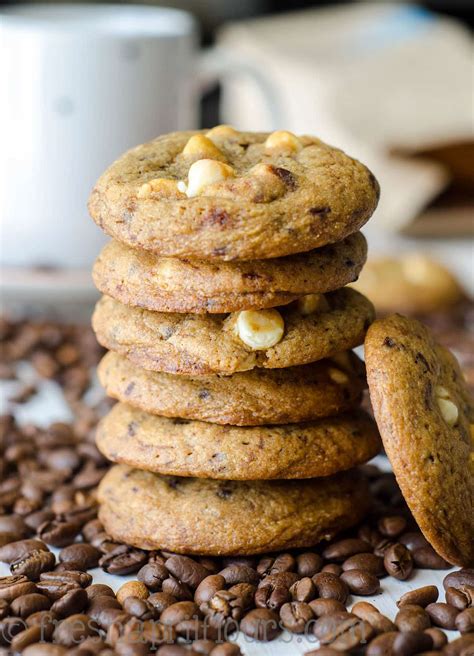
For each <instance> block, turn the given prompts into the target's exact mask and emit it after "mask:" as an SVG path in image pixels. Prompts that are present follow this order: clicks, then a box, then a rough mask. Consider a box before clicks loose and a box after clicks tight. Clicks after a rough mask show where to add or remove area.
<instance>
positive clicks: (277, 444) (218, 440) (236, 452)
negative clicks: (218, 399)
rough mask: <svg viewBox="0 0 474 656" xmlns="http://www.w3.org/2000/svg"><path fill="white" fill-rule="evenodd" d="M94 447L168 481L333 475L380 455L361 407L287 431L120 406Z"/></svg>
mask: <svg viewBox="0 0 474 656" xmlns="http://www.w3.org/2000/svg"><path fill="white" fill-rule="evenodd" d="M96 442H97V446H98V448H99V450H100V451H101V453H102V454H103V455H104V456H105V457H106V458H107V459H108V460H111V461H112V462H117V463H121V464H126V465H130V466H131V467H136V468H138V469H144V470H146V471H152V472H155V473H158V474H166V475H170V476H195V477H197V478H217V479H223V480H249V481H250V480H265V479H277V478H282V479H283V478H284V479H290V478H316V477H319V476H330V475H332V474H336V473H338V472H341V471H345V470H347V469H351V467H355V466H356V465H360V464H363V463H365V462H367V461H368V460H370V458H372V457H373V456H375V455H377V453H378V452H379V451H380V438H379V435H378V432H377V428H376V426H375V424H374V422H373V420H372V419H371V418H370V417H369V416H368V415H367V414H366V413H365V412H363V411H362V410H356V411H353V412H351V413H346V414H341V415H338V416H337V417H329V418H327V419H319V420H318V421H314V422H308V423H306V424H286V425H285V426H252V427H249V426H247V427H240V426H219V425H217V424H209V423H207V422H203V421H186V420H183V419H167V418H166V417H158V416H155V415H150V414H148V413H146V412H143V411H142V410H136V409H134V408H132V407H131V406H129V405H125V404H124V403H118V404H117V405H115V406H114V408H113V409H112V410H111V412H109V414H108V415H107V416H106V417H104V418H103V419H102V421H101V422H100V423H99V426H98V428H97V432H96Z"/></svg>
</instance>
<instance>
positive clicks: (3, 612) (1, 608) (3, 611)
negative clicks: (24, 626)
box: [0, 599, 10, 620]
mask: <svg viewBox="0 0 474 656" xmlns="http://www.w3.org/2000/svg"><path fill="white" fill-rule="evenodd" d="M9 612H10V604H9V603H8V601H6V600H5V599H0V620H3V618H4V617H7V615H8V614H9Z"/></svg>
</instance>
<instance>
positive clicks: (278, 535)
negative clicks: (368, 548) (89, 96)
mask: <svg viewBox="0 0 474 656" xmlns="http://www.w3.org/2000/svg"><path fill="white" fill-rule="evenodd" d="M369 499H370V496H369V491H368V487H367V484H366V481H365V479H364V478H362V477H361V476H359V475H358V474H357V473H356V472H355V471H352V472H347V473H344V474H339V475H336V476H334V477H329V478H322V479H310V480H306V481H251V482H246V481H216V480H209V479H198V478H177V477H170V476H160V475H157V474H152V473H150V472H145V471H140V470H138V469H131V468H130V467H127V466H125V465H116V466H115V467H112V468H111V469H110V470H109V471H108V473H107V474H106V475H105V477H104V478H103V479H102V481H101V483H100V487H99V501H100V503H101V504H102V505H101V508H100V511H99V517H100V520H101V522H102V523H103V524H104V527H105V530H106V531H107V533H108V534H109V535H110V536H111V537H112V539H114V540H117V541H119V542H124V543H126V544H130V545H133V546H135V547H139V548H142V549H150V550H153V549H164V550H166V551H172V552H175V553H185V554H201V555H211V556H223V555H228V556H230V555H237V554H239V555H245V554H258V553H265V552H268V551H277V550H281V549H293V548H302V547H311V546H313V545H315V544H317V543H318V542H320V541H321V540H323V539H331V538H332V537H333V536H334V535H336V534H337V533H339V532H340V531H343V530H344V529H346V528H349V527H350V526H353V525H354V524H356V523H357V522H358V521H359V520H360V519H361V518H362V517H363V516H364V515H365V513H366V512H367V510H368V508H369Z"/></svg>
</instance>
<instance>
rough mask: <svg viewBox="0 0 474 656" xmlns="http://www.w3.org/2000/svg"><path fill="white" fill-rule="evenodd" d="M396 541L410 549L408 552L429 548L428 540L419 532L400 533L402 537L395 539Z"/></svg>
mask: <svg viewBox="0 0 474 656" xmlns="http://www.w3.org/2000/svg"><path fill="white" fill-rule="evenodd" d="M397 541H398V542H400V544H404V545H405V547H407V549H410V551H416V550H417V549H422V548H423V547H428V546H429V542H428V540H427V539H426V538H425V536H424V535H423V533H421V531H409V532H408V533H402V535H400V537H398V538H397Z"/></svg>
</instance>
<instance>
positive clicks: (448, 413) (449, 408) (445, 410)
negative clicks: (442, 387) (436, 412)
mask: <svg viewBox="0 0 474 656" xmlns="http://www.w3.org/2000/svg"><path fill="white" fill-rule="evenodd" d="M437 401H438V406H439V409H440V411H441V414H442V415H443V419H444V421H445V422H446V423H447V424H448V426H454V425H455V424H456V422H457V420H458V417H459V410H458V408H457V406H456V405H455V404H454V403H453V402H452V401H450V400H449V399H443V398H441V397H438V399H437Z"/></svg>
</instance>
